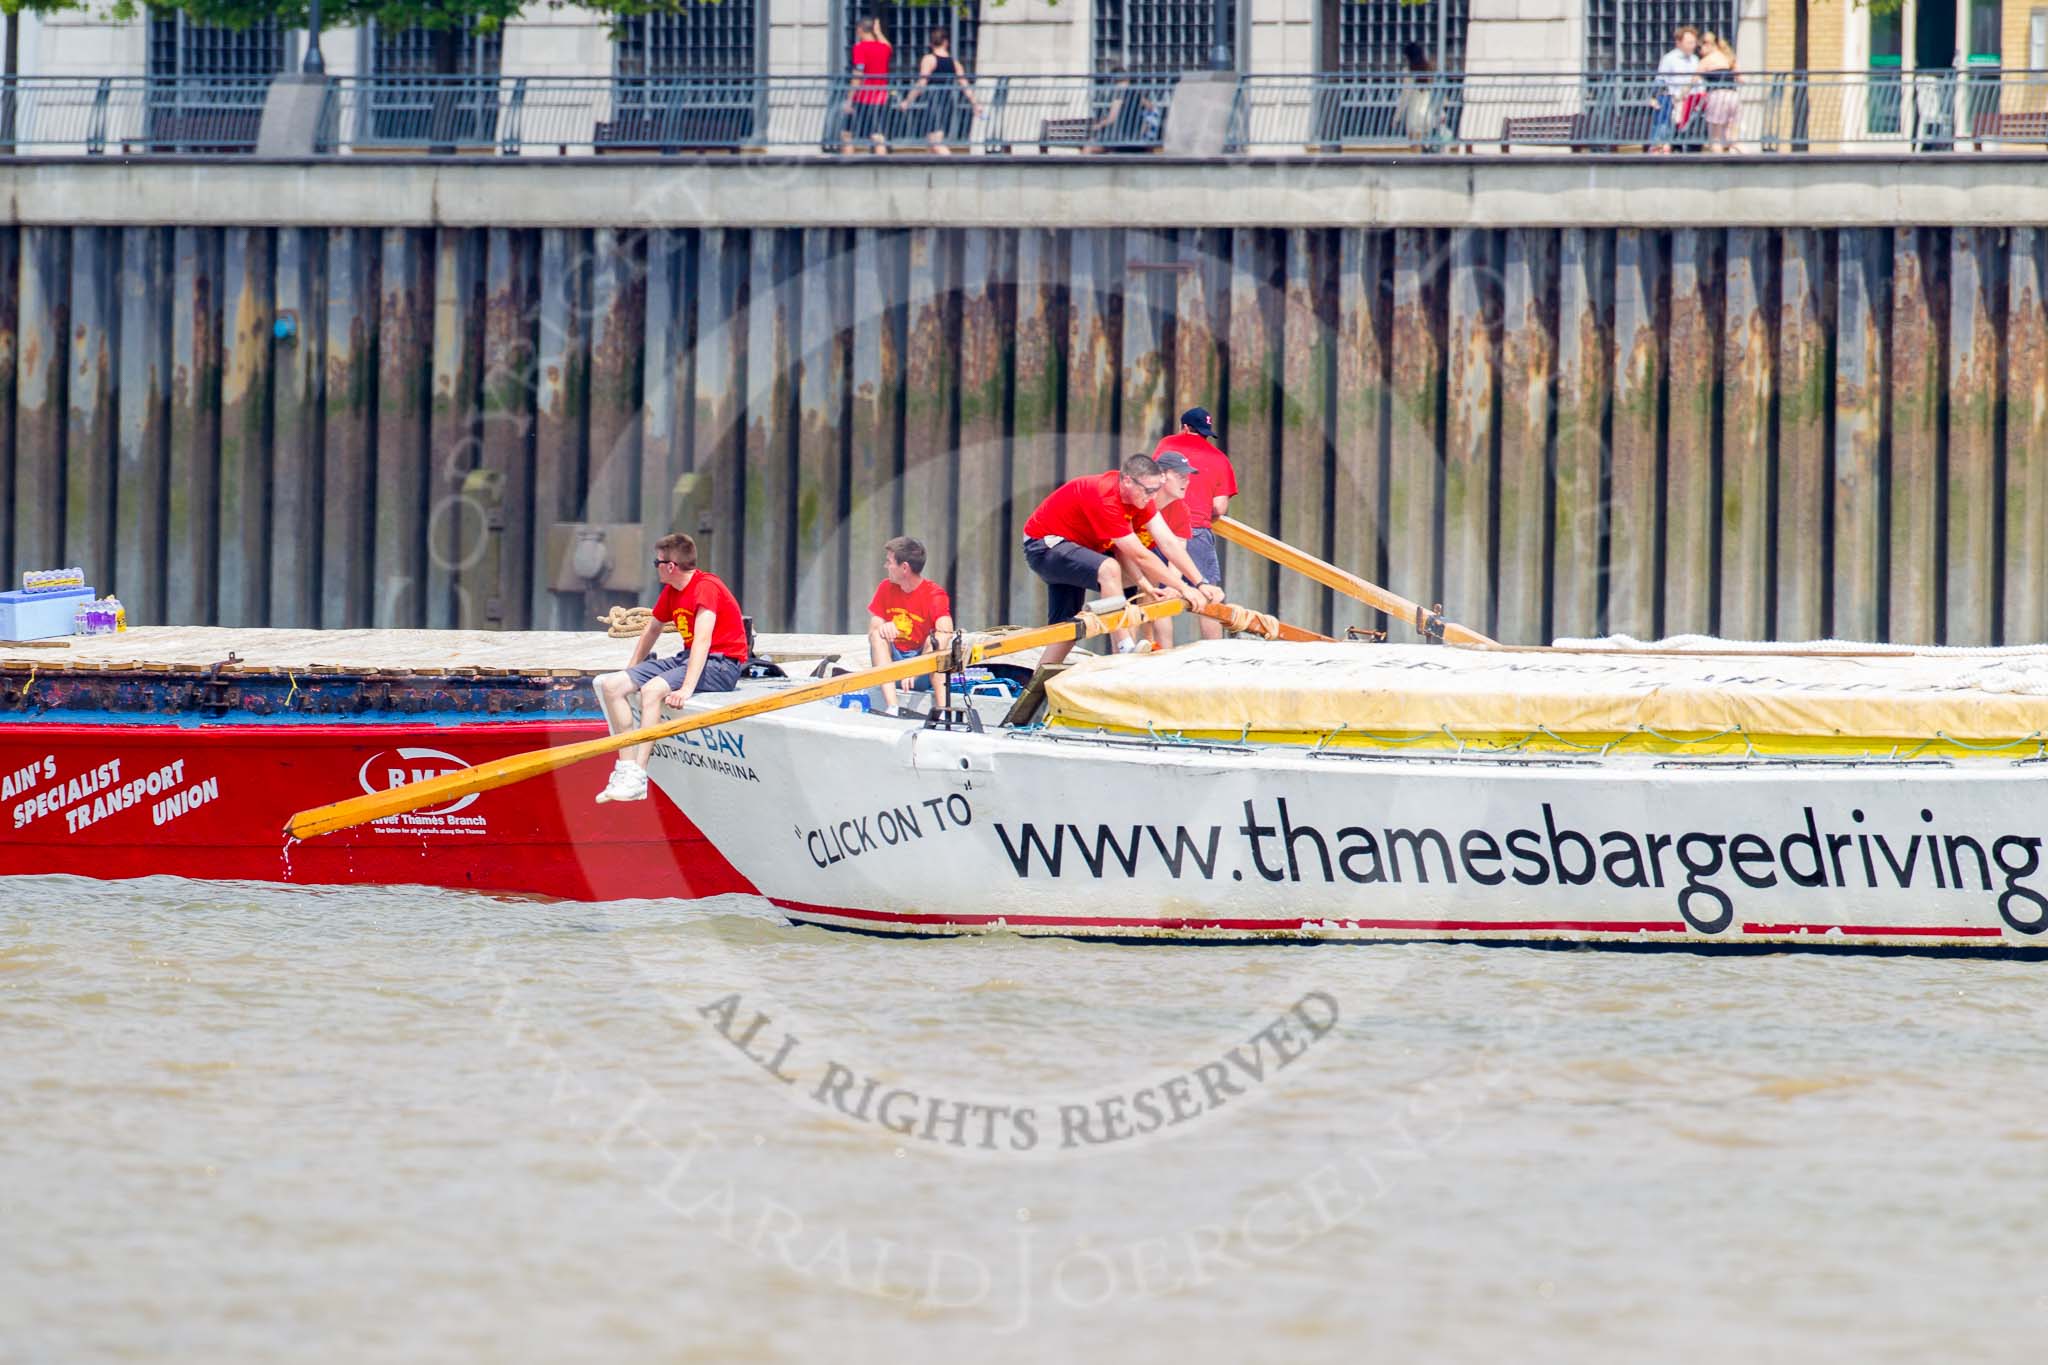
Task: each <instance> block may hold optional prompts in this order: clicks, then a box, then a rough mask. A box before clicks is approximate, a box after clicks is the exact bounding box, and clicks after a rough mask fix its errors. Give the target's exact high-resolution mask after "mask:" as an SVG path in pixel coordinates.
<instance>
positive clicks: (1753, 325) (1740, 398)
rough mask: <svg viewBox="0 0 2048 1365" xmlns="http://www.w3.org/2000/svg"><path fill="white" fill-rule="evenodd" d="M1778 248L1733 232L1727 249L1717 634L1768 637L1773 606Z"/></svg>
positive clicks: (1752, 233)
mask: <svg viewBox="0 0 2048 1365" xmlns="http://www.w3.org/2000/svg"><path fill="white" fill-rule="evenodd" d="M1773 298H1774V295H1773V294H1772V277H1771V243H1770V237H1769V234H1768V233H1767V232H1766V231H1765V230H1764V229H1762V228H1748V227H1744V228H1729V229H1728V235H1727V239H1726V241H1725V242H1724V243H1723V246H1722V294H1721V299H1722V304H1721V355H1720V365H1719V378H1720V386H1721V479H1720V513H1721V516H1720V521H1721V525H1720V537H1721V543H1720V560H1719V563H1720V581H1719V584H1718V600H1717V602H1716V606H1715V612H1716V614H1715V621H1714V629H1715V631H1716V632H1717V633H1719V634H1722V635H1727V636H1730V637H1732V638H1734V639H1738V640H1761V639H1765V638H1766V637H1767V635H1768V633H1769V630H1770V611H1769V608H1770V600H1771V581H1770V576H1771V383H1772V358H1773V355H1774V353H1775V343H1774V342H1773V340H1772V331H1771V322H1772V319H1773V318H1774V317H1775V316H1776V313H1777V309H1776V308H1775V307H1774V305H1773Z"/></svg>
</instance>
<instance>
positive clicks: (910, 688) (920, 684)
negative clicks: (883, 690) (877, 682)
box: [889, 644, 932, 692]
mask: <svg viewBox="0 0 2048 1365" xmlns="http://www.w3.org/2000/svg"><path fill="white" fill-rule="evenodd" d="M923 653H925V651H924V650H922V649H919V648H917V647H916V646H914V645H897V644H892V645H890V646H889V657H890V658H892V659H914V658H916V657H917V656H918V655H920V654H923ZM896 686H898V687H900V688H902V689H903V690H904V691H906V692H929V691H931V690H932V675H931V674H929V673H920V674H918V675H917V676H916V677H914V678H898V679H897V680H896Z"/></svg>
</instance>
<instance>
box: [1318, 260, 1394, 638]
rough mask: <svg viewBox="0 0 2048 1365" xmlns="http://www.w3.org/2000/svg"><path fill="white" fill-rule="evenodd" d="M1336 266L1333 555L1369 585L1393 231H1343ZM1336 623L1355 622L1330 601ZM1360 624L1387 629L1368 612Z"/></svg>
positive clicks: (1388, 407) (1380, 533)
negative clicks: (1364, 578) (1365, 579)
mask: <svg viewBox="0 0 2048 1365" xmlns="http://www.w3.org/2000/svg"><path fill="white" fill-rule="evenodd" d="M1340 236H1341V245H1340V248H1339V259H1338V266H1337V300H1336V309H1337V312H1336V334H1335V336H1334V337H1333V338H1332V339H1331V349H1332V350H1333V351H1335V353H1336V355H1335V365H1336V371H1337V374H1336V388H1337V392H1336V403H1335V408H1336V416H1335V418H1334V419H1333V423H1332V429H1331V458H1332V459H1333V460H1334V461H1335V464H1336V468H1335V470H1334V471H1333V478H1332V480H1331V485H1330V486H1331V495H1330V547H1331V548H1330V557H1331V560H1332V561H1333V562H1334V563H1337V564H1342V565H1344V566H1346V567H1348V568H1350V569H1352V570H1353V571H1355V572H1357V573H1359V574H1362V575H1364V576H1365V577H1366V578H1368V579H1371V580H1372V581H1374V582H1378V581H1380V580H1381V579H1382V578H1384V576H1385V574H1386V550H1387V530H1386V526H1387V522H1386V517H1387V434H1388V427H1389V420H1390V418H1391V415H1392V395H1391V393H1390V392H1389V390H1388V373H1387V366H1388V362H1389V358H1390V356H1391V354H1392V348H1391V345H1390V340H1389V336H1388V328H1389V326H1390V323H1391V318H1390V317H1389V303H1390V301H1391V299H1392V298H1393V278H1392V264H1393V260H1392V253H1393V234H1391V233H1389V232H1384V231H1377V230H1374V229H1371V228H1344V229H1341V231H1340ZM1332 605H1333V607H1334V610H1335V617H1334V621H1333V624H1334V623H1335V622H1336V621H1341V622H1342V623H1344V624H1346V625H1350V624H1355V623H1358V615H1357V612H1358V608H1357V606H1356V604H1349V603H1344V604H1334V603H1333V604H1332ZM1363 624H1364V625H1365V626H1366V627H1367V628H1368V629H1379V630H1384V629H1385V628H1386V624H1387V622H1386V617H1385V616H1384V615H1382V614H1380V613H1378V612H1369V613H1367V614H1366V618H1365V620H1364V622H1363Z"/></svg>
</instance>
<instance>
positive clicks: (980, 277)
mask: <svg viewBox="0 0 2048 1365" xmlns="http://www.w3.org/2000/svg"><path fill="white" fill-rule="evenodd" d="M1015 246H1016V240H1015V237H1014V236H1013V235H1012V234H1010V233H1007V232H1003V233H998V232H990V231H988V230H987V229H982V228H973V229H969V230H967V231H966V232H964V233H963V234H962V236H961V255H960V277H961V280H962V282H963V283H962V288H961V292H960V435H959V438H958V442H957V445H958V449H959V469H958V497H959V503H958V505H959V511H958V512H957V513H956V514H955V517H954V524H955V526H956V528H957V539H956V542H955V543H956V549H955V551H954V555H953V567H952V569H951V571H950V576H949V577H947V578H944V579H942V580H941V581H942V582H945V583H946V584H947V586H948V588H949V589H950V590H951V593H952V599H953V614H954V616H955V618H956V619H957V620H958V621H959V622H960V623H962V624H963V625H968V626H972V627H976V628H983V627H987V626H991V625H997V624H1000V623H1002V622H1003V621H1004V620H1005V619H1006V618H1005V616H1004V611H1003V608H1004V602H1005V593H1004V586H1005V574H1006V573H1007V572H1008V570H1009V565H1010V561H1011V560H1012V559H1014V558H1016V557H1017V551H1016V548H1015V545H1014V543H1013V537H1012V530H1013V527H1012V524H1011V518H1010V515H1009V512H1010V506H1009V487H1010V473H1009V469H1008V465H1007V461H1008V450H1007V447H1008V441H1007V440H1006V439H1005V431H1006V429H1007V427H1008V425H1009V415H1010V414H1009V406H1010V374H1011V365H1012V359H1013V350H1012V346H1011V336H1012V331H1011V327H1012V323H1011V319H1012V317H1013V316H1014V307H1015V304H1014V283H1013V282H1014V279H1015V275H1016V264H1015V261H1014V259H1013V257H1012V255H1011V252H1012V251H1013V250H1014V249H1015ZM1029 513H1030V509H1029V508H1026V509H1024V514H1023V515H1029ZM1022 525H1023V520H1022V516H1019V517H1018V519H1017V521H1016V527H1017V528H1021V527H1022ZM928 567H929V566H928ZM874 571H875V572H877V573H879V572H880V566H879V564H877V565H876V567H875V570H874ZM936 572H939V573H947V569H946V568H945V566H939V567H938V568H937V570H936Z"/></svg>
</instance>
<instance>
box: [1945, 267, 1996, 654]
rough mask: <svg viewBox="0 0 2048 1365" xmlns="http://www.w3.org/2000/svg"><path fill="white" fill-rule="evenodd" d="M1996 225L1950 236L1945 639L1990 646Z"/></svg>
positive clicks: (1993, 568)
mask: <svg viewBox="0 0 2048 1365" xmlns="http://www.w3.org/2000/svg"><path fill="white" fill-rule="evenodd" d="M2002 236H2003V233H2002V232H2001V231H2000V230H1998V229H1995V228H1958V229H1956V230H1955V232H1954V233H1953V234H1952V235H1951V236H1950V238H1949V271H1948V306H1949V317H1948V385H1947V389H1948V467H1947V470H1946V471H1945V474H1944V478H1943V483H1944V485H1945V495H1946V498H1947V507H1948V518H1947V525H1946V527H1945V534H1946V542H1947V548H1946V553H1945V554H1944V555H1943V556H1942V558H1943V560H1944V563H1945V568H1946V571H1947V575H1948V593H1947V601H1946V603H1945V609H1944V613H1943V615H1944V620H1943V631H1942V642H1943V643H1944V644H1951V645H1987V644H1990V643H1991V641H1992V638H1993V618H1994V616H1995V614H1996V612H1997V610H1998V606H1999V601H1998V598H1999V593H1998V588H1997V583H1996V580H1995V578H1994V574H1995V572H1996V568H1997V562H1998V561H1997V548H1998V546H1997V541H1996V539H1995V529H1994V528H1995V527H1996V526H1997V522H1998V517H1997V509H1998V426H1999V416H2000V414H1999V411H1998V409H1999V403H1998V398H1999V373H1998V367H1999V344H1998V334H1999V322H2000V319H1999V316H1998V311H1999V310H1998V305H1999V304H2000V303H2001V302H2002V301H2003V300H2002V298H2001V296H2000V284H2001V281H2000V279H1999V267H2000V264H2001V262H2002V257H2003V253H2002V252H2001V251H2000V249H1999V245H2000V238H2001V237H2002Z"/></svg>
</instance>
